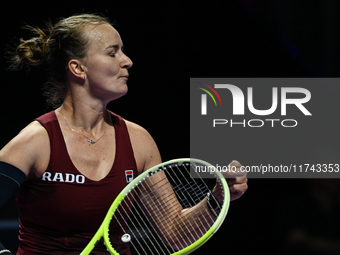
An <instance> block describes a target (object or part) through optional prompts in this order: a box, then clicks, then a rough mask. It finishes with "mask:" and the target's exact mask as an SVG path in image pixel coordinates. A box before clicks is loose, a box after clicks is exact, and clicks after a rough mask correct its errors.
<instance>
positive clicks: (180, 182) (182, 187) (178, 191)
mask: <svg viewBox="0 0 340 255" xmlns="http://www.w3.org/2000/svg"><path fill="white" fill-rule="evenodd" d="M176 168H177V169H176V170H177V171H176V170H174V169H173V168H172V167H171V168H170V169H171V171H172V172H173V173H174V172H175V171H176V172H179V173H180V174H181V176H182V177H183V178H179V176H178V175H174V174H170V177H171V179H172V182H173V183H178V185H177V187H174V191H175V193H176V194H178V196H179V197H183V198H187V199H186V200H189V201H190V200H191V203H189V206H190V207H192V206H194V205H195V204H196V201H197V199H194V198H193V194H197V191H198V192H199V193H201V194H200V195H201V198H202V197H204V196H205V195H204V194H203V193H202V190H201V188H200V185H199V184H198V183H197V182H196V181H190V182H189V181H188V179H187V178H186V176H184V173H183V171H181V170H180V169H179V168H178V166H176ZM185 170H186V171H187V173H189V171H188V169H187V168H185ZM173 177H175V178H176V180H175V179H174V178H173ZM183 179H184V180H185V181H186V183H183ZM191 180H194V179H191ZM194 185H195V187H193V186H194ZM188 187H190V188H191V190H193V191H194V193H192V192H188V193H187V194H188V195H187V194H184V192H183V191H184V190H188ZM189 201H188V202H189ZM202 208H203V207H202ZM202 211H203V213H202ZM199 213H200V214H204V216H208V217H209V216H210V215H209V212H208V211H207V210H206V209H205V208H203V210H202V209H199V210H195V211H194V214H196V216H197V219H198V220H199V221H200V224H198V223H197V222H196V221H195V220H193V222H194V223H195V225H196V227H197V229H198V230H199V231H200V236H202V235H203V234H204V233H205V231H206V230H207V229H204V230H202V229H201V228H200V227H199V226H204V225H205V224H203V223H202V221H201V218H203V219H205V222H206V223H207V224H208V221H207V219H206V217H199V216H198V214H199ZM210 220H213V219H212V218H211V219H210ZM189 224H190V227H191V229H194V227H193V225H192V222H191V221H189ZM209 227H210V226H209ZM190 233H191V231H190Z"/></svg>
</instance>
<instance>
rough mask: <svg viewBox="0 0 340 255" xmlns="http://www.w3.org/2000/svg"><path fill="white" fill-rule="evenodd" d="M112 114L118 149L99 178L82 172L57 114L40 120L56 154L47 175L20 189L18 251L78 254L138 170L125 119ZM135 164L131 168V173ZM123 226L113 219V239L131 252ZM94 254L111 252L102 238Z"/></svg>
mask: <svg viewBox="0 0 340 255" xmlns="http://www.w3.org/2000/svg"><path fill="white" fill-rule="evenodd" d="M111 114H112V120H113V123H114V128H115V134H116V155H115V160H114V163H113V166H112V169H111V170H110V172H109V174H108V175H107V176H106V177H105V178H104V179H102V180H100V181H93V180H90V179H88V178H86V177H85V176H84V175H82V174H81V173H80V172H79V171H78V170H77V169H76V167H75V166H74V165H73V163H72V161H71V159H70V157H69V155H68V152H67V149H66V144H65V142H64V138H63V135H62V132H61V129H60V126H59V123H58V120H57V117H56V115H55V112H54V111H52V112H49V113H47V114H45V115H43V116H41V117H39V118H37V120H38V121H39V122H40V123H41V124H42V125H43V126H44V127H45V128H46V130H47V132H48V135H49V139H50V144H51V157H50V162H49V166H48V168H47V170H46V172H45V173H44V175H43V176H42V177H41V178H40V179H38V180H36V181H34V182H29V181H26V182H25V183H24V184H23V186H22V187H21V189H20V190H19V192H18V194H17V207H18V212H19V221H20V232H19V240H20V243H19V249H18V253H17V254H20V255H22V254H25V255H27V254H35V255H37V254H50V255H51V254H68V255H73V254H79V253H80V252H81V251H82V250H83V249H84V248H85V246H86V245H87V243H88V242H89V241H90V239H91V238H92V236H93V235H94V234H95V232H96V231H97V229H98V228H99V226H100V224H101V222H102V221H103V219H104V217H105V215H106V212H107V210H108V209H109V207H110V205H111V203H112V202H113V201H114V199H115V198H116V196H117V195H118V194H119V193H120V192H121V191H122V189H123V188H124V187H125V186H126V185H127V184H128V182H130V181H131V180H132V178H133V177H136V176H137V166H136V161H135V158H134V154H133V150H132V146H131V142H130V137H129V134H128V131H127V127H126V124H125V121H124V120H123V119H122V118H121V117H120V116H118V115H116V114H114V113H111ZM131 170H132V173H131ZM123 234H124V233H123V231H122V230H121V228H120V227H119V226H117V224H115V223H113V221H112V222H111V225H110V240H111V242H112V243H113V247H117V250H118V251H119V253H120V254H130V251H129V247H128V246H127V245H126V244H125V243H123V242H122V241H121V236H122V235H123ZM91 254H98V255H99V254H105V255H106V254H108V253H107V251H106V248H105V247H104V244H102V243H99V244H98V245H97V246H96V248H95V249H94V251H93V253H91Z"/></svg>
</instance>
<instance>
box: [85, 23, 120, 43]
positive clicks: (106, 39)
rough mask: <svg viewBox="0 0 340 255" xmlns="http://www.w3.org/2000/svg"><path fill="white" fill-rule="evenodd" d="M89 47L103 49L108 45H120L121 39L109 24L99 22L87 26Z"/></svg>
mask: <svg viewBox="0 0 340 255" xmlns="http://www.w3.org/2000/svg"><path fill="white" fill-rule="evenodd" d="M89 29H90V31H89V37H90V41H91V44H90V48H91V47H94V48H100V49H105V48H106V47H108V46H109V45H119V46H122V44H123V43H122V40H121V38H120V35H119V33H118V31H117V30H116V29H115V28H113V27H112V26H111V25H109V24H101V25H98V26H95V27H92V28H89Z"/></svg>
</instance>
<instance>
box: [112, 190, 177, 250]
mask: <svg viewBox="0 0 340 255" xmlns="http://www.w3.org/2000/svg"><path fill="white" fill-rule="evenodd" d="M137 189H138V188H137ZM126 201H127V202H126ZM123 202H124V204H126V203H129V204H130V205H131V209H132V211H131V212H127V211H126V210H125V209H124V206H123V211H124V215H127V214H129V215H132V216H133V217H128V220H125V217H122V218H123V219H124V223H125V225H126V226H127V227H128V229H129V233H130V234H132V235H133V236H134V238H133V239H132V240H133V241H131V244H132V245H133V247H134V249H135V250H136V251H137V253H138V254H140V253H139V252H138V247H140V248H141V249H142V250H143V251H144V253H142V254H150V253H151V254H154V253H153V251H162V253H158V254H171V253H170V251H169V250H168V253H166V252H165V251H164V245H162V244H161V243H160V239H159V240H158V238H157V237H156V236H155V234H154V233H155V232H156V230H155V229H152V225H150V224H148V222H146V221H145V216H144V215H141V213H140V212H142V211H141V210H142V209H143V208H141V206H140V204H139V203H138V202H137V200H134V201H132V200H131V198H130V197H128V199H127V200H124V201H123ZM117 211H118V213H119V214H120V215H121V216H123V215H122V212H121V210H120V207H119V208H118V209H117ZM129 223H132V225H133V228H131V227H130V225H129ZM120 225H121V224H120ZM122 229H123V230H125V229H124V228H122ZM134 240H136V241H137V244H135V243H134ZM137 245H138V247H137ZM151 246H153V249H152V248H151ZM157 247H158V248H157ZM145 249H147V251H148V252H146V251H145ZM165 249H167V248H165Z"/></svg>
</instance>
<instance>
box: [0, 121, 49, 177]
mask: <svg viewBox="0 0 340 255" xmlns="http://www.w3.org/2000/svg"><path fill="white" fill-rule="evenodd" d="M49 153H50V144H49V137H48V133H47V131H46V129H45V128H44V127H43V126H42V125H41V124H40V123H39V122H38V121H33V122H31V123H30V124H28V125H27V126H26V127H25V128H23V129H22V130H21V131H20V132H19V134H18V135H16V136H15V137H14V138H13V139H12V140H10V141H9V142H8V143H7V144H6V145H5V146H4V147H3V148H2V149H1V151H0V161H4V162H7V163H9V164H12V165H14V166H16V167H17V168H19V169H20V170H21V171H23V172H24V173H25V174H26V175H28V174H29V172H30V171H31V170H33V169H34V170H39V169H40V168H43V167H45V165H46V162H47V164H48V161H47V160H48V159H49Z"/></svg>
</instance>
